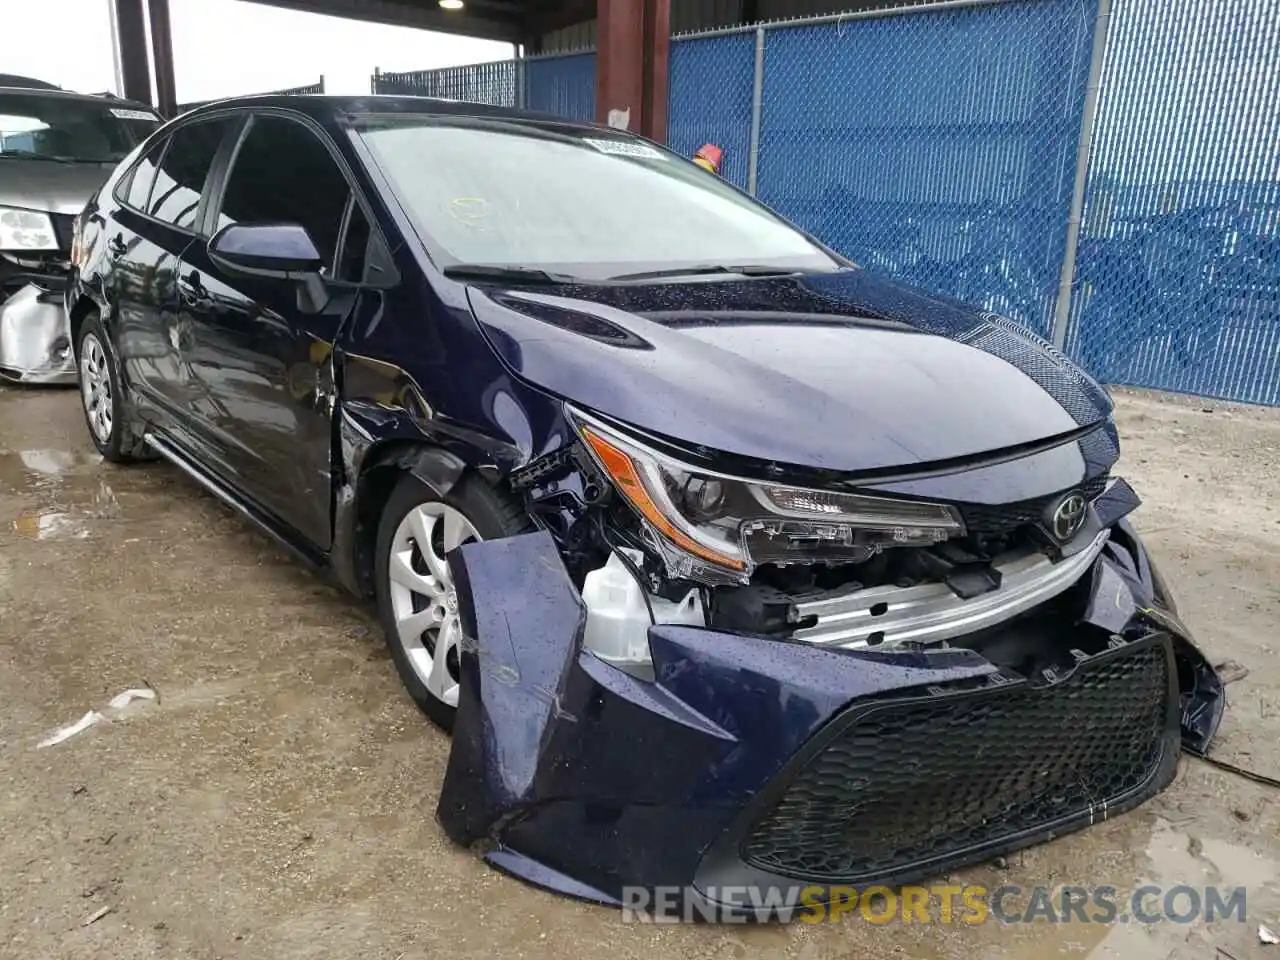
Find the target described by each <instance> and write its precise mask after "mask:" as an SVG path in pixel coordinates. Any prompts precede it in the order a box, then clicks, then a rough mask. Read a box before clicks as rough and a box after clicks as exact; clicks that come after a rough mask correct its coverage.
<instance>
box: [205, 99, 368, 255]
mask: <svg viewBox="0 0 1280 960" xmlns="http://www.w3.org/2000/svg"><path fill="white" fill-rule="evenodd" d="M349 194H350V187H348V185H347V180H346V177H344V176H343V174H342V171H341V170H340V169H339V167H338V164H337V162H336V161H335V160H334V159H333V156H332V155H331V154H330V153H329V150H328V149H327V148H326V147H325V145H324V143H323V142H321V140H320V138H319V137H317V136H316V135H315V134H314V133H312V132H311V130H309V129H308V128H307V127H305V126H303V125H302V124H300V123H297V122H295V121H293V120H288V119H285V118H283V117H274V116H260V117H255V118H254V119H253V123H252V125H251V126H250V127H249V132H248V134H247V135H246V136H245V138H244V142H243V143H241V144H240V148H239V150H238V151H237V152H236V157H235V160H234V162H233V163H232V166H231V173H230V175H229V177H228V178H227V185H226V189H225V190H224V191H223V197H222V209H221V211H220V212H219V215H218V229H221V228H223V227H225V226H227V225H228V224H231V223H244V224H249V223H297V224H301V225H302V226H304V227H306V228H307V232H308V233H310V234H311V239H312V240H313V241H314V242H315V245H316V248H317V249H318V250H319V251H320V254H321V256H322V257H324V259H325V262H326V263H328V264H333V262H334V255H335V253H336V251H337V249H338V235H339V233H340V232H341V230H342V221H343V213H344V211H345V210H346V206H347V197H348V195H349Z"/></svg>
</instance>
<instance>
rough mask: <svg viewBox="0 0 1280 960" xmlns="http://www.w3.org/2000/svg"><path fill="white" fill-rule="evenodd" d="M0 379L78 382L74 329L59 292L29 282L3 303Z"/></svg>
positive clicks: (11, 380) (44, 382)
mask: <svg viewBox="0 0 1280 960" xmlns="http://www.w3.org/2000/svg"><path fill="white" fill-rule="evenodd" d="M0 380H7V381H10V382H13V383H27V384H47V385H57V386H70V385H74V384H75V383H76V380H77V377H76V361H75V356H74V353H73V351H72V349H71V326H70V324H69V323H68V322H67V313H66V309H65V307H64V305H63V293H62V291H61V290H60V289H44V288H42V287H40V286H37V285H36V284H34V283H28V284H27V285H26V286H24V287H21V288H20V289H19V290H17V291H16V292H15V293H14V294H13V295H12V296H10V297H9V298H8V299H6V300H3V301H0Z"/></svg>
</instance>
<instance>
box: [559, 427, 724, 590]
mask: <svg viewBox="0 0 1280 960" xmlns="http://www.w3.org/2000/svg"><path fill="white" fill-rule="evenodd" d="M581 429H582V436H583V439H584V440H586V441H587V443H588V445H590V447H591V449H592V451H593V452H594V453H595V455H596V458H597V459H598V460H599V461H600V465H601V466H602V467H604V469H605V470H606V472H608V474H609V477H610V478H611V479H612V480H613V482H614V484H615V485H616V486H617V488H618V490H619V492H620V493H621V494H622V495H623V496H624V497H626V498H627V500H629V501H630V502H631V505H632V506H633V507H635V508H636V509H637V510H638V511H640V515H641V516H642V517H644V518H645V519H646V520H648V521H649V522H650V523H651V524H653V526H654V528H655V529H656V530H658V532H659V533H661V534H662V535H663V536H664V537H666V538H667V539H668V540H670V541H671V542H672V543H674V544H675V545H676V546H678V547H680V549H682V550H684V551H686V552H688V553H691V554H693V555H694V556H695V557H699V558H701V559H703V560H706V561H708V562H709V563H714V564H716V565H717V566H721V567H728V568H729V569H731V570H745V569H746V564H745V563H743V561H741V560H738V559H735V558H734V557H727V556H725V555H724V554H722V553H717V552H716V551H715V550H712V549H710V548H709V547H704V546H703V545H702V544H700V543H698V541H696V540H694V539H693V538H692V537H690V536H688V535H687V534H685V533H683V532H681V531H680V530H679V529H678V528H677V527H676V526H675V525H674V524H673V523H672V522H671V521H670V520H668V519H667V518H666V516H665V515H664V514H663V512H662V511H661V510H660V509H658V505H657V504H656V503H654V502H653V497H651V496H650V495H649V491H648V490H647V489H646V488H645V485H644V481H643V480H641V479H640V474H639V472H638V471H637V469H636V465H635V462H634V461H633V460H632V459H631V457H630V456H628V455H627V454H626V452H624V451H622V450H619V449H618V448H617V447H615V446H614V445H613V444H611V443H610V442H609V441H608V440H606V439H605V438H604V437H602V436H600V434H598V433H596V432H595V431H594V430H592V429H591V428H590V427H588V426H583V427H582V428H581Z"/></svg>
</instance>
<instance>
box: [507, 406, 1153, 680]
mask: <svg viewBox="0 0 1280 960" xmlns="http://www.w3.org/2000/svg"><path fill="white" fill-rule="evenodd" d="M571 417H572V418H573V419H574V421H575V423H577V424H578V425H579V434H580V437H581V442H578V443H575V444H572V445H570V446H568V447H565V448H563V449H562V450H560V451H557V452H556V453H553V454H551V455H549V456H545V457H543V458H541V459H539V460H537V461H535V462H533V463H531V464H530V465H529V466H528V467H526V468H525V469H524V470H523V471H520V472H519V473H517V474H515V475H514V476H513V478H512V482H513V486H514V487H515V488H516V489H517V490H518V491H520V492H521V493H523V494H524V495H525V496H526V497H527V498H528V500H529V503H530V509H531V512H532V513H533V515H534V516H535V517H536V518H537V520H538V521H539V522H540V524H541V525H542V526H544V527H545V528H546V529H547V530H548V531H549V532H551V533H552V535H553V536H554V537H555V540H556V542H557V545H558V546H559V548H560V550H561V553H562V557H563V559H564V561H565V566H566V569H567V571H568V572H569V574H570V576H571V578H572V579H573V582H574V584H575V586H576V587H577V588H578V589H579V590H580V591H581V593H582V596H583V603H584V606H585V608H586V611H587V626H586V632H585V637H584V646H586V648H587V649H589V650H592V652H594V653H596V654H597V655H599V656H601V657H603V658H604V659H606V660H608V661H609V662H611V663H613V664H615V665H617V666H621V667H623V668H624V669H628V670H630V671H632V672H636V673H638V674H639V675H644V674H645V672H646V669H647V665H648V662H649V657H648V639H647V635H648V629H649V627H650V626H651V625H654V624H664V623H665V624H683V625H687V626H699V627H710V628H713V629H717V630H724V631H731V632H733V633H738V634H746V635H752V636H759V637H764V638H769V639H774V640H785V641H800V642H806V643H811V644H814V645H817V646H830V647H840V648H846V649H852V648H878V649H885V650H889V649H897V648H903V647H906V648H911V649H925V648H929V647H937V646H945V645H947V644H948V643H950V642H952V641H957V639H958V638H961V637H963V638H964V639H963V640H962V641H959V642H961V643H963V644H965V645H971V644H972V643H974V642H977V640H979V639H980V638H981V636H982V635H983V631H989V630H993V629H995V628H997V627H998V626H999V625H1000V624H1001V623H1003V622H1005V621H1008V620H1009V619H1011V618H1013V617H1016V616H1018V615H1020V614H1023V613H1025V612H1027V611H1029V610H1032V609H1033V608H1035V607H1038V606H1040V605H1042V604H1044V603H1046V602H1048V601H1050V600H1052V599H1054V598H1055V597H1058V596H1059V595H1061V594H1063V593H1064V592H1066V591H1068V590H1069V589H1070V588H1072V587H1073V586H1074V585H1076V584H1077V583H1078V582H1079V581H1080V580H1081V578H1082V577H1083V576H1084V574H1085V573H1086V572H1087V571H1088V570H1089V569H1090V568H1091V567H1092V566H1093V564H1094V561H1095V560H1096V559H1097V557H1098V556H1099V554H1100V553H1102V551H1103V550H1104V548H1105V547H1106V544H1107V542H1108V540H1109V538H1110V528H1111V527H1112V525H1113V524H1114V523H1115V522H1116V521H1118V520H1119V519H1121V518H1122V517H1123V516H1125V515H1126V514H1127V513H1129V512H1130V511H1131V510H1132V509H1133V508H1134V507H1136V506H1137V505H1138V503H1139V500H1138V498H1137V496H1136V494H1134V493H1133V491H1132V490H1131V489H1130V488H1129V487H1128V485H1127V484H1126V483H1124V481H1123V480H1119V479H1116V478H1111V477H1108V476H1107V475H1105V474H1102V475H1099V476H1096V477H1093V478H1091V479H1089V480H1088V481H1086V482H1085V483H1083V484H1081V485H1079V486H1078V487H1077V488H1075V489H1071V490H1068V491H1061V492H1059V493H1055V494H1053V495H1051V496H1048V497H1044V498H1041V499H1040V500H1037V501H1028V502H1023V503H1015V504H1009V505H1004V506H1001V507H990V506H980V505H973V506H967V505H951V504H932V503H922V502H919V501H909V500H894V499H889V498H881V497H879V496H878V495H870V496H864V495H862V494H858V493H848V494H845V493H841V492H835V491H818V490H808V489H802V488H796V487H789V486H784V485H781V484H771V483H764V482H759V483H757V482H754V481H744V480H740V479H738V478H733V477H728V476H723V475H718V474H713V473H710V472H701V471H699V470H697V469H695V468H691V467H687V466H686V465H684V464H681V463H678V462H673V461H669V460H667V459H666V457H665V455H664V454H663V453H661V452H660V451H657V450H655V449H651V448H649V447H648V446H647V445H645V444H641V443H639V442H638V441H636V440H635V439H634V438H633V437H629V436H626V435H623V434H621V433H619V432H616V431H615V430H613V429H611V428H610V426H609V425H607V424H604V423H602V422H600V421H598V420H595V419H594V418H588V417H587V416H586V415H582V414H572V413H571ZM646 458H650V460H649V462H648V463H646ZM654 464H656V466H654ZM744 491H745V493H744ZM659 501H661V503H659ZM752 501H754V503H753V502H752ZM1064 505H1065V507H1064ZM1064 509H1065V510H1066V511H1067V514H1066V515H1065V516H1066V519H1064V514H1063V513H1062V511H1063V510H1064ZM752 511H754V512H755V513H756V514H758V515H752ZM1054 511H1058V512H1057V513H1055V512H1054ZM673 517H674V518H675V520H672V518H673ZM682 517H683V518H687V519H688V520H689V521H690V522H689V523H688V525H687V526H685V525H682V526H683V527H684V528H683V529H681V528H679V527H677V524H678V523H679V521H680V518H682ZM1055 525H1056V529H1055ZM735 527H736V529H735ZM702 530H708V531H710V532H709V533H706V534H705V535H703V534H702V533H701V531H702ZM718 531H727V534H726V535H722V536H719V537H717V532H718ZM735 541H736V542H735Z"/></svg>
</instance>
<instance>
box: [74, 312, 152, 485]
mask: <svg viewBox="0 0 1280 960" xmlns="http://www.w3.org/2000/svg"><path fill="white" fill-rule="evenodd" d="M76 374H77V377H78V380H79V384H80V405H81V407H82V408H83V410H84V422H85V426H86V427H88V429H89V439H91V440H92V441H93V445H94V446H95V447H97V448H98V452H99V453H100V454H102V458H103V459H104V460H109V461H110V462H111V463H133V462H135V461H138V460H148V459H151V457H150V456H149V455H148V454H149V451H148V449H147V445H146V443H144V442H143V439H142V435H141V433H140V432H139V431H138V430H137V429H136V428H135V425H134V421H133V419H132V417H131V413H130V406H131V405H130V403H129V398H128V394H127V392H126V389H127V388H126V387H125V386H124V383H123V381H122V379H121V377H120V365H119V364H118V363H117V362H116V357H115V354H114V353H113V352H112V350H111V341H110V339H108V337H107V335H106V333H104V332H103V329H102V324H101V322H100V321H99V320H98V318H97V317H96V316H91V317H88V318H86V320H85V321H84V326H82V327H81V328H80V341H79V343H77V344H76Z"/></svg>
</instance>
